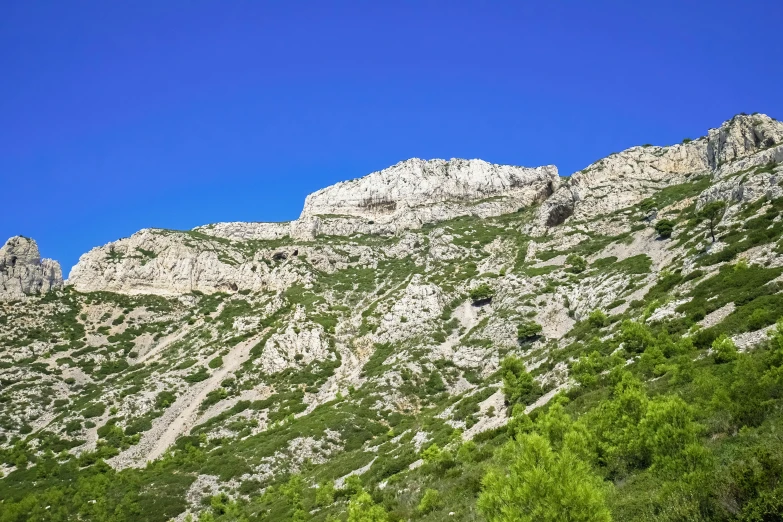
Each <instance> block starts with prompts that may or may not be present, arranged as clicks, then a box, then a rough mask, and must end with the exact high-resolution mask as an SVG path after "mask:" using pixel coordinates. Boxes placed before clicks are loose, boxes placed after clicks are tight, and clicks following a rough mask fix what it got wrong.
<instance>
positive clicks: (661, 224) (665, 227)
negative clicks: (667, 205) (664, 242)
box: [655, 219, 675, 239]
mask: <svg viewBox="0 0 783 522" xmlns="http://www.w3.org/2000/svg"><path fill="white" fill-rule="evenodd" d="M674 225H675V223H674V221H672V220H670V219H661V220H659V221H658V222H657V223H656V224H655V232H656V233H657V234H658V235H659V236H661V237H662V238H664V239H668V238H670V237H672V232H673V231H674Z"/></svg>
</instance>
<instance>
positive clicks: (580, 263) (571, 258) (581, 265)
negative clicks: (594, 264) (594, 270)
mask: <svg viewBox="0 0 783 522" xmlns="http://www.w3.org/2000/svg"><path fill="white" fill-rule="evenodd" d="M566 263H568V264H569V265H571V266H570V267H569V268H568V271H569V272H573V273H575V274H579V273H581V272H584V271H585V269H586V268H587V261H585V258H583V257H581V256H578V255H576V254H568V257H567V258H566Z"/></svg>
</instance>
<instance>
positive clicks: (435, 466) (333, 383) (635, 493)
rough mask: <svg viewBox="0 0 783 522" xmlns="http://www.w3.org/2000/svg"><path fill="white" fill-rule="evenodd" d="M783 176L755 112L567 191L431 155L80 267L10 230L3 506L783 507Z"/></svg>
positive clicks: (216, 516)
mask: <svg viewBox="0 0 783 522" xmlns="http://www.w3.org/2000/svg"><path fill="white" fill-rule="evenodd" d="M782 180H783V123H781V122H778V121H776V120H774V119H772V118H770V117H768V116H765V115H763V114H754V115H738V116H735V117H734V118H732V119H731V120H729V121H727V122H724V123H723V124H722V125H721V126H720V127H718V128H715V129H711V130H709V131H708V133H707V134H706V135H705V136H704V137H701V138H698V139H694V140H685V141H684V142H683V143H681V144H676V145H672V146H666V147H659V146H650V145H645V146H638V147H633V148H631V149H628V150H626V151H623V152H619V153H616V154H612V155H610V156H608V157H607V158H604V159H601V160H599V161H597V162H595V163H593V164H591V165H589V166H588V167H586V168H584V169H583V170H581V171H579V172H576V173H574V174H572V175H571V176H570V177H567V178H560V177H559V176H558V172H557V169H556V167H554V166H544V167H535V168H524V167H514V166H503V165H493V164H490V163H486V162H484V161H480V160H449V161H444V160H430V161H424V160H419V159H412V160H408V161H405V162H401V163H399V164H397V165H395V166H393V167H390V168H389V169H386V170H383V171H380V172H376V173H372V174H370V175H368V176H365V177H363V178H359V179H357V180H352V181H346V182H342V183H339V184H337V185H334V186H332V187H328V188H325V189H323V190H320V191H318V192H316V193H314V194H311V195H310V196H308V197H307V199H306V201H305V205H304V209H303V211H302V214H301V216H300V218H299V219H297V220H295V221H292V222H290V223H217V224H211V225H205V226H201V227H197V228H195V229H193V230H189V231H175V230H163V229H145V230H142V231H139V232H137V233H136V234H134V235H132V236H131V237H129V238H124V239H120V240H118V241H115V242H113V243H110V244H108V245H105V246H100V247H96V248H94V249H92V250H91V251H90V252H87V253H85V254H84V255H82V257H81V258H80V260H79V262H78V264H77V265H76V266H74V267H73V269H72V270H71V272H70V275H69V276H68V279H67V281H65V282H63V281H62V276H61V272H60V267H59V265H57V263H56V262H54V261H51V260H41V259H40V256H39V254H38V250H37V246H36V245H35V242H34V241H32V240H30V239H27V238H21V237H17V238H12V239H10V240H9V242H8V243H7V244H6V246H4V247H3V248H2V249H1V250H0V356H1V357H0V477H2V478H0V522H5V521H21V520H111V521H125V520H127V521H137V520H149V521H166V520H170V519H177V520H186V519H187V517H191V519H193V520H205V521H206V520H220V521H223V520H268V521H279V520H313V521H327V520H351V521H359V520H422V521H435V520H450V521H473V520H568V519H571V520H590V521H592V520H596V521H597V520H610V519H613V520H778V519H779V518H774V517H780V516H783V500H781V499H783V483H779V479H780V477H781V475H782V474H783V440H782V439H781V430H783V416H782V415H781V405H783V402H782V400H783V399H782V397H783V323H778V320H779V319H780V318H781V316H783V293H781V290H783V242H781V232H783V189H782V188H781V181H782ZM776 324H777V326H776ZM509 470H512V471H511V472H510V473H509ZM509 484H513V487H512V486H509ZM525 488H528V489H529V490H534V491H527V493H525V495H527V497H525V498H528V501H522V500H520V498H519V496H518V495H517V496H515V495H512V494H510V493H509V491H525ZM523 497H524V495H523ZM530 498H532V499H534V500H529V499H530ZM541 498H544V499H546V502H544V503H543V504H545V505H547V506H549V507H548V508H546V509H544V510H541V509H543V508H540V509H539V507H536V506H539V504H540V502H539V503H537V502H538V500H540V499H541ZM535 499H538V500H535ZM553 506H558V507H553ZM537 509H539V510H538V511H536V510H537ZM569 510H570V511H569ZM362 517H364V518H362ZM373 517H375V518H373ZM503 517H506V518H503ZM525 517H528V518H525ZM568 517H572V518H568ZM764 517H767V518H764Z"/></svg>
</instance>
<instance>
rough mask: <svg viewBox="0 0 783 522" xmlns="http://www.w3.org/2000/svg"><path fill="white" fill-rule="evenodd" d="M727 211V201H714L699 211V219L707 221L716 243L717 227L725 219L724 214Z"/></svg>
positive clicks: (713, 240)
mask: <svg viewBox="0 0 783 522" xmlns="http://www.w3.org/2000/svg"><path fill="white" fill-rule="evenodd" d="M725 211H726V202H725V201H712V202H710V203H707V204H706V205H704V207H703V208H702V209H701V210H700V211H699V217H700V218H702V219H706V220H707V226H708V227H709V230H710V236H711V237H712V242H713V243H714V242H715V227H716V226H717V225H718V223H720V220H721V219H723V213H724V212H725Z"/></svg>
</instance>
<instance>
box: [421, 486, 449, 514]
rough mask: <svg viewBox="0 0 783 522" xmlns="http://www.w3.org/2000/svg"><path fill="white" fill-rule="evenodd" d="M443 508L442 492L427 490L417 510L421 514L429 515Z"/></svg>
mask: <svg viewBox="0 0 783 522" xmlns="http://www.w3.org/2000/svg"><path fill="white" fill-rule="evenodd" d="M441 507H443V499H441V497H440V492H438V490H437V489H431V488H427V490H426V491H425V492H424V495H422V497H421V501H420V502H419V505H418V507H417V508H416V509H417V511H418V512H419V513H429V512H430V511H434V510H436V509H439V508H441Z"/></svg>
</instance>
